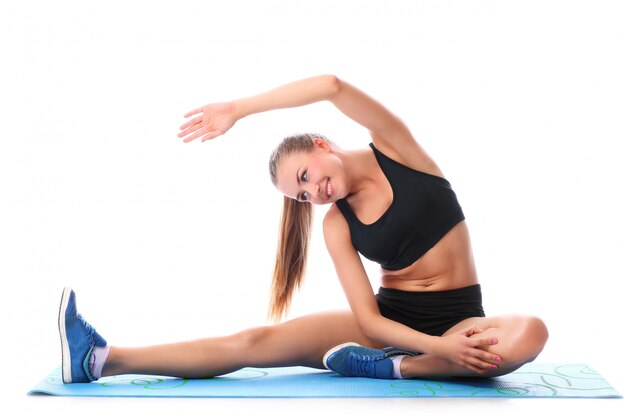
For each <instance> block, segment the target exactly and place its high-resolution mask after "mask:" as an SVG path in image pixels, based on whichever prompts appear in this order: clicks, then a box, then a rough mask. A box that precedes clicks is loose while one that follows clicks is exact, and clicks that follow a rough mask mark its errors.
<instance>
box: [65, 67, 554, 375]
mask: <svg viewBox="0 0 626 417" xmlns="http://www.w3.org/2000/svg"><path fill="white" fill-rule="evenodd" d="M322 100H327V101H330V102H331V103H332V104H333V105H335V107H337V109H339V110H340V111H341V112H342V113H344V114H345V115H346V116H348V117H349V118H350V119H352V120H354V121H355V122H357V123H359V124H360V125H362V126H363V127H364V128H365V129H367V131H368V133H369V135H370V138H371V142H372V143H370V144H369V147H366V148H364V149H361V150H350V151H349V150H343V149H341V148H340V147H339V146H337V145H335V144H334V143H333V142H331V141H330V140H328V139H327V138H325V137H324V136H322V135H319V134H301V135H296V136H291V137H287V138H285V139H284V140H283V142H282V143H281V144H280V145H279V146H278V147H277V148H276V149H275V150H274V152H273V153H272V155H271V158H270V175H271V179H272V182H273V183H274V185H275V186H276V188H277V189H278V190H279V191H280V192H281V193H283V194H284V206H283V215H282V224H281V234H280V241H279V250H278V254H277V259H276V265H275V271H274V279H273V286H272V300H271V305H270V315H271V316H272V317H273V318H274V319H276V320H280V319H281V318H282V317H283V316H284V314H285V313H286V311H287V310H288V308H289V304H290V301H291V296H292V294H293V291H294V290H295V289H296V288H297V287H298V285H299V284H300V282H301V280H302V278H303V274H304V268H305V264H306V254H307V247H308V242H309V232H310V227H311V225H312V211H313V206H312V205H313V204H331V207H330V208H329V210H328V212H327V214H326V217H325V218H324V222H323V225H324V226H323V227H324V238H325V242H326V246H327V248H328V251H329V252H330V255H331V257H332V260H333V262H334V265H335V269H336V271H337V275H338V277H339V280H340V281H341V284H342V286H343V289H344V292H345V294H346V297H347V299H348V302H349V305H350V310H351V311H345V312H328V313H318V314H311V315H308V316H304V317H299V318H296V319H293V320H289V321H287V322H283V323H280V324H277V325H271V326H262V327H257V328H252V329H248V330H244V331H242V332H239V333H236V334H233V335H230V336H225V337H213V338H207V339H200V340H195V341H189V342H182V343H173V344H165V345H157V346H150V347H141V348H123V347H118V346H113V347H111V346H109V345H107V343H106V341H105V340H104V339H103V338H102V337H101V336H100V335H99V334H98V333H97V332H95V330H94V329H93V327H91V326H90V325H89V324H88V323H87V322H86V321H85V320H84V319H83V318H82V317H81V316H80V314H78V312H77V310H76V298H75V295H74V292H73V291H72V290H70V289H69V288H66V289H64V291H63V296H62V299H61V307H60V312H59V330H60V334H61V345H62V361H63V381H64V382H66V383H69V382H89V381H93V380H95V379H98V378H100V377H101V376H110V375H117V374H127V373H133V374H152V375H169V376H177V377H182V378H207V377H212V376H216V375H222V374H225V373H229V372H233V371H235V370H237V369H241V368H243V367H247V366H252V367H277V366H295V365H301V366H309V367H314V368H324V367H326V368H328V369H331V370H334V371H336V372H339V373H341V374H343V375H347V376H367V377H375V378H415V377H447V376H472V377H476V376H485V377H490V376H497V375H503V374H506V373H509V372H511V371H513V370H515V369H517V368H519V367H520V366H522V365H523V364H524V363H527V362H529V361H532V360H533V359H535V357H537V355H538V354H539V353H540V352H541V350H542V349H543V346H544V344H545V343H546V340H547V339H548V331H547V329H546V326H545V325H544V323H543V322H542V320H541V319H539V318H537V317H527V316H513V315H511V316H494V317H485V314H484V312H483V308H482V297H481V289H480V285H479V284H478V277H477V273H476V268H475V265H474V259H473V255H472V249H471V246H470V237H469V233H468V228H467V226H466V223H465V217H464V215H463V211H462V209H461V206H460V205H459V203H458V201H457V198H456V195H455V193H454V191H453V190H452V188H451V185H450V183H449V182H448V180H446V179H445V178H444V176H443V173H442V171H441V170H440V169H439V167H438V166H437V164H436V163H435V162H434V161H433V160H432V159H431V158H430V157H429V156H428V154H427V153H426V152H425V151H424V149H422V147H421V146H420V145H419V144H418V143H417V142H416V141H415V139H414V138H413V135H412V134H411V132H410V131H409V130H408V128H407V126H406V125H405V124H404V123H403V122H402V121H401V120H400V119H399V118H398V117H397V116H395V115H394V114H392V113H391V112H390V111H389V110H387V109H386V108H385V107H384V106H383V105H381V104H380V103H379V102H377V101H376V100H374V99H373V98H371V97H369V96H368V95H366V94H365V93H364V92H363V91H360V90H359V89H357V88H356V87H354V86H352V85H350V84H349V83H347V82H346V81H344V80H341V79H339V78H338V77H336V76H332V75H322V76H317V77H312V78H308V79H304V80H300V81H296V82H293V83H291V84H287V85H284V86H281V87H278V88H276V89H274V90H271V91H268V92H265V93H263V94H260V95H256V96H252V97H247V98H243V99H239V100H235V101H232V102H224V103H214V104H209V105H206V106H204V107H200V108H198V109H196V110H193V111H191V112H189V113H187V114H186V115H185V117H186V118H190V119H188V121H187V122H186V123H185V124H183V125H182V126H181V132H180V133H179V135H178V136H179V137H180V138H184V140H183V141H184V142H186V143H187V142H190V141H193V140H195V139H201V140H202V141H205V140H208V139H213V138H216V137H217V136H220V135H223V134H224V133H226V132H227V131H228V130H229V129H230V128H231V127H232V126H233V125H234V124H235V123H236V122H237V120H239V119H241V118H243V117H246V116H248V115H251V114H254V113H261V112H264V111H268V110H274V109H280V108H288V107H297V106H303V105H306V104H310V103H314V102H318V101H322ZM359 252H360V253H361V254H362V255H363V256H365V257H367V258H368V259H371V260H373V261H375V262H377V263H379V264H380V265H381V287H380V289H379V290H378V294H376V295H375V294H374V292H373V291H372V288H371V285H370V283H369V280H368V277H367V276H366V273H365V270H364V268H363V265H362V262H361V260H360V258H359V254H358V253H359ZM386 346H393V348H385V347H386Z"/></svg>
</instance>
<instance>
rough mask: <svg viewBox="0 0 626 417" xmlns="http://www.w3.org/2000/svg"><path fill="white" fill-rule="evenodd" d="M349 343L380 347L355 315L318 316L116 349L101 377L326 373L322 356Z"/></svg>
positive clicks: (112, 350)
mask: <svg viewBox="0 0 626 417" xmlns="http://www.w3.org/2000/svg"><path fill="white" fill-rule="evenodd" d="M348 341H355V342H358V343H360V344H362V345H366V346H371V347H382V345H380V344H379V343H376V342H374V341H372V340H371V339H368V338H367V337H366V336H365V335H364V334H363V332H362V331H361V329H360V327H359V326H358V324H357V322H356V320H355V318H354V315H353V314H352V312H350V311H341V312H327V313H317V314H312V315H308V316H304V317H299V318H296V319H293V320H290V321H287V322H285V323H281V324H278V325H275V326H262V327H257V328H253V329H248V330H244V331H242V332H239V333H235V334H233V335H230V336H225V337H213V338H207V339H200V340H195V341H189V342H181V343H172V344H164V345H157V346H149V347H140V348H121V347H116V346H113V347H111V352H110V354H109V358H108V360H107V362H106V364H105V365H104V368H103V371H102V376H109V375H117V374H127V373H139V374H149V375H168V376H177V377H183V378H207V377H211V376H216V375H223V374H225V373H229V372H233V371H235V370H237V369H241V368H243V367H246V366H253V367H276V366H296V365H300V366H310V367H315V368H323V365H322V357H323V355H324V353H326V351H328V350H329V349H330V348H332V347H333V346H336V345H338V344H341V343H344V342H348Z"/></svg>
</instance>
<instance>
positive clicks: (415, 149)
mask: <svg viewBox="0 0 626 417" xmlns="http://www.w3.org/2000/svg"><path fill="white" fill-rule="evenodd" d="M371 137H372V142H373V143H374V146H375V147H376V149H378V150H379V151H380V152H381V153H382V154H384V155H385V156H387V157H388V158H390V159H393V160H394V161H396V162H398V163H400V164H402V165H405V166H407V167H409V168H412V169H415V170H417V171H422V172H425V173H427V174H431V175H436V176H438V177H443V176H444V175H443V173H442V171H441V169H439V166H438V165H437V164H436V163H435V161H434V160H433V159H432V158H431V157H430V155H428V153H427V152H426V150H424V148H423V147H422V146H421V145H420V144H419V143H417V141H416V140H415V139H414V138H413V136H412V135H410V134H409V135H408V137H404V138H401V139H400V138H397V137H396V138H394V137H390V136H381V135H379V134H375V133H371Z"/></svg>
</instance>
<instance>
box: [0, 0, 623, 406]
mask: <svg viewBox="0 0 626 417" xmlns="http://www.w3.org/2000/svg"><path fill="white" fill-rule="evenodd" d="M625 21H626V3H625V2H623V1H601V0H594V1H546V0H541V1H528V0H524V1H495V0H492V1H461V0H459V1H452V0H450V1H385V2H383V1H363V0H361V1H356V0H354V1H331V0H316V1H315V2H309V1H307V2H301V1H257V2H253V1H232V0H229V1H219V2H218V1H207V0H205V1H177V2H158V1H153V2H129V1H107V2H92V1H75V2H68V1H55V2H47V1H40V2H33V1H30V2H29V1H19V2H12V3H9V2H3V3H2V6H0V46H1V56H2V64H1V65H0V74H1V77H0V140H1V142H0V210H1V211H2V213H1V216H0V257H1V258H0V277H1V280H2V281H1V282H2V287H1V288H2V295H3V297H2V299H3V301H2V303H0V309H1V310H0V311H1V313H2V315H1V320H2V342H1V343H0V349H1V356H0V357H1V358H2V377H1V382H0V384H2V391H1V392H0V395H1V396H2V401H1V402H0V404H1V405H0V407H1V408H5V407H7V408H8V407H10V406H17V407H19V409H21V410H24V411H25V412H27V411H34V412H38V413H44V412H45V413H46V414H47V415H61V414H64V415H65V414H70V415H74V414H77V415H78V414H81V415H93V413H95V414H96V415H104V414H111V413H118V412H120V411H122V412H124V411H129V410H130V411H131V412H142V411H147V410H149V412H150V413H152V414H157V415H169V414H172V413H175V412H185V413H192V412H198V411H200V412H203V413H206V412H211V413H213V412H216V411H217V412H219V411H222V412H223V411H226V410H235V411H245V412H254V413H268V414H269V413H271V414H278V415H283V414H284V415H287V414H292V413H298V414H305V415H308V414H319V413H326V414H331V415H332V414H343V413H348V412H350V413H359V414H366V415H368V414H371V415H379V414H382V413H386V414H387V413H402V412H406V411H407V410H414V409H415V410H416V411H419V412H420V413H423V412H424V411H436V412H437V413H439V414H441V415H453V414H454V415H457V414H460V413H464V414H465V413H469V414H470V415H474V414H478V413H480V414H481V415H495V414H496V413H497V414H498V415H501V414H502V413H506V414H507V415H522V414H524V415H525V414H528V413H533V412H546V411H547V412H550V411H552V412H564V411H565V412H574V411H575V410H580V411H583V412H602V413H604V414H607V413H608V414H616V413H617V412H618V410H619V409H622V410H624V408H625V407H624V401H623V400H502V401H490V400H426V401H425V400H415V399H413V400H403V399H398V400H351V399H346V400H332V401H331V400H215V399H204V400H176V399H171V400H158V399H157V400H143V399H132V400H123V399H105V400H94V399H76V398H73V399H72V398H49V397H27V396H26V395H25V393H26V392H27V391H28V390H29V389H30V388H31V387H32V386H33V385H34V384H36V383H37V382H38V381H40V380H41V379H42V378H43V377H44V376H45V375H47V373H48V372H49V371H50V370H52V369H53V368H54V367H56V366H58V365H59V363H60V347H59V341H58V333H57V327H56V314H57V309H58V303H59V299H60V294H61V290H62V288H63V287H64V286H71V287H73V288H74V289H75V290H76V292H77V295H78V304H79V308H80V310H81V311H82V313H83V314H84V315H85V316H86V318H87V319H88V320H89V321H90V322H92V324H94V325H95V327H96V328H97V329H98V331H99V332H100V333H102V334H103V335H104V336H105V337H106V338H107V339H108V341H109V342H110V343H111V344H114V345H116V344H117V345H126V346H140V345H145V344H154V343H163V342H172V341H180V340H187V339H192V338H200V337H207V336H213V335H215V336H217V335H224V334H229V333H234V332H236V331H238V330H241V329H244V328H247V327H251V326H257V325H262V324H265V320H264V318H265V312H266V306H267V301H268V294H269V284H270V275H271V270H272V263H273V260H274V254H275V249H276V238H277V228H278V219H279V216H280V209H281V206H282V196H281V195H280V194H279V193H278V192H277V191H276V190H275V189H274V188H273V186H272V185H271V183H270V181H269V175H268V173H267V160H268V157H269V153H270V151H271V150H272V149H273V147H274V146H275V145H276V144H277V143H278V142H279V141H280V139H281V138H282V137H283V136H285V135H288V134H291V133H294V132H305V131H313V132H321V133H324V134H326V135H327V136H329V137H330V138H332V139H333V140H335V141H336V142H337V143H338V144H339V145H340V146H342V147H344V148H349V149H353V148H362V147H366V146H367V143H368V142H369V137H368V135H367V132H366V131H365V130H364V129H363V128H361V127H360V126H358V125H357V124H355V123H354V122H352V121H350V120H349V119H346V118H345V116H343V114H341V113H340V112H338V111H337V110H336V109H335V108H334V107H333V106H332V105H331V104H330V103H327V102H326V103H318V104H314V105H311V106H308V107H305V108H297V109H289V110H281V111H276V112H270V113H265V114H260V115H253V116H251V117H249V118H247V119H243V120H241V121H239V122H238V123H237V124H236V125H235V126H234V127H233V129H232V130H231V131H229V132H228V134H227V135H226V136H223V137H220V138H219V139H217V140H214V141H210V142H205V143H200V142H198V141H195V142H192V143H189V144H183V143H182V141H181V140H180V139H178V138H177V137H176V134H177V133H178V126H179V125H181V124H182V123H184V119H183V117H182V116H183V114H184V113H186V112H187V111H189V110H191V109H193V108H195V107H198V106H200V105H203V104H205V103H207V102H214V101H223V100H230V99H235V98H239V97H243V96H248V95H252V94H257V93H260V92H263V91H267V90H268V89H271V88H274V87H276V86H279V85H281V84H285V83H287V82H291V81H294V80H297V79H301V78H305V77H309V76H313V75H317V74H324V73H331V74H336V75H338V76H339V77H341V78H343V79H345V80H347V81H349V82H350V83H352V84H354V85H356V86H357V87H359V88H361V89H363V90H364V91H366V92H367V93H369V94H370V95H372V96H374V97H375V98H377V99H378V100H380V101H381V102H382V103H383V104H385V105H386V106H388V107H389V108H390V109H391V110H392V111H393V112H395V113H396V114H398V115H399V116H400V117H401V118H402V119H403V120H405V122H406V123H407V124H408V125H409V126H410V128H411V129H412V131H413V133H414V135H415V137H416V138H417V140H418V141H419V142H420V143H421V144H422V145H423V146H424V148H425V149H426V150H427V151H428V152H429V153H430V154H431V156H432V157H433V158H434V159H435V160H436V161H437V163H438V164H439V166H440V167H441V168H442V170H443V172H444V174H445V175H446V177H447V178H448V179H449V180H450V181H451V182H452V184H453V187H454V188H455V190H456V192H457V195H458V197H459V200H460V202H461V204H462V206H463V209H464V211H465V214H466V217H467V224H468V226H469V228H470V231H471V234H472V242H473V247H474V252H475V257H476V262H477V267H478V272H479V277H480V281H481V284H482V286H483V296H484V306H485V310H486V312H487V314H488V315H496V314H504V313H521V314H535V315H539V316H541V317H542V318H543V319H544V320H545V321H546V323H547V324H548V326H549V329H550V333H551V337H550V340H549V342H548V344H547V346H546V348H545V350H544V352H543V353H542V354H541V356H540V357H539V358H538V359H537V361H539V362H570V363H586V364H589V365H590V366H592V367H593V368H595V369H596V370H597V371H599V372H600V373H601V374H602V375H603V376H604V377H605V378H606V379H607V380H608V381H609V382H610V383H611V384H613V385H614V386H615V387H616V388H617V389H618V390H619V391H620V392H621V393H622V394H624V393H626V366H625V365H624V357H623V351H624V348H623V344H622V340H623V337H622V335H623V327H622V326H623V322H624V317H625V314H624V310H625V309H624V304H625V303H624V294H623V292H622V289H623V288H624V285H623V282H624V280H625V279H626V267H625V266H624V256H625V253H626V238H625V237H624V234H625V232H626V227H625V226H626V221H625V220H624V213H625V212H626V199H625V197H624V186H623V183H624V179H626V169H625V168H624V164H623V157H624V150H623V143H624V140H625V139H626V123H625V116H626V77H625V76H624V74H626V26H625V25H624V22H625ZM325 211H326V207H318V208H317V211H316V216H317V217H316V228H315V231H314V234H313V238H312V239H313V247H312V250H311V253H310V258H309V260H310V267H309V273H308V276H307V281H306V284H305V285H304V287H303V288H302V291H301V292H300V293H299V294H298V295H297V296H296V298H295V300H294V308H293V309H292V314H291V317H296V316H299V315H302V314H307V313H310V312H315V311H321V310H327V309H335V308H347V303H346V301H345V299H344V295H343V293H342V291H341V288H340V286H339V284H338V281H337V279H336V277H335V274H334V269H333V266H332V263H331V260H330V257H329V256H328V255H327V253H326V251H325V248H324V245H323V238H322V234H321V227H320V221H321V219H322V218H323V215H324V212H325ZM367 269H368V271H369V272H370V278H371V280H372V284H373V286H374V288H375V289H376V288H377V286H378V283H377V282H376V278H377V275H376V274H377V268H376V267H375V266H374V265H372V264H367Z"/></svg>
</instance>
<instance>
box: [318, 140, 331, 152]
mask: <svg viewBox="0 0 626 417" xmlns="http://www.w3.org/2000/svg"><path fill="white" fill-rule="evenodd" d="M313 143H315V145H316V146H318V147H319V148H321V149H323V150H325V151H326V152H330V151H332V149H333V148H332V146H331V145H330V143H328V141H326V140H324V139H322V138H315V139H313Z"/></svg>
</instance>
